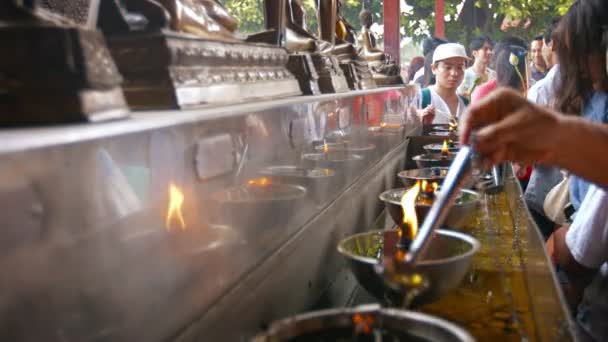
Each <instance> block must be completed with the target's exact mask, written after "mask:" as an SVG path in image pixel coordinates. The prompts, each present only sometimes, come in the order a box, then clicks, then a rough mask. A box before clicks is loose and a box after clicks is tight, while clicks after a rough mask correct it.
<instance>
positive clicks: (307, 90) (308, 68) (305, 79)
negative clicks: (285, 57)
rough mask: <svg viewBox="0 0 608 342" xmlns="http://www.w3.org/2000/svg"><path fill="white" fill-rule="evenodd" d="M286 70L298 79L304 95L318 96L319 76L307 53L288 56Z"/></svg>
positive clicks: (319, 91) (319, 92)
mask: <svg viewBox="0 0 608 342" xmlns="http://www.w3.org/2000/svg"><path fill="white" fill-rule="evenodd" d="M287 69H289V71H290V72H291V73H292V74H293V75H294V76H295V77H296V78H297V79H298V83H299V84H300V89H301V90H302V93H303V94H305V95H319V94H321V90H320V89H319V83H318V82H319V75H318V74H317V70H316V69H315V65H314V64H313V62H312V58H311V57H310V54H308V53H298V54H291V55H289V61H288V63H287Z"/></svg>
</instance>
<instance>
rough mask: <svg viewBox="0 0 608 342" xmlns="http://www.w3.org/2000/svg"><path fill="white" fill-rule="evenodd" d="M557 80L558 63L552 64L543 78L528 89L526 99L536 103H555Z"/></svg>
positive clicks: (550, 105)
mask: <svg viewBox="0 0 608 342" xmlns="http://www.w3.org/2000/svg"><path fill="white" fill-rule="evenodd" d="M558 81H559V65H554V66H553V67H552V68H551V70H549V72H548V73H547V76H545V78H543V79H541V80H540V81H538V82H536V84H534V85H533V86H532V88H530V89H529V90H528V100H530V101H531V102H534V103H536V104H537V105H541V106H547V107H552V106H553V105H554V104H555V92H556V89H557V82H558Z"/></svg>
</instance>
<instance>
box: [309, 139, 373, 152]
mask: <svg viewBox="0 0 608 342" xmlns="http://www.w3.org/2000/svg"><path fill="white" fill-rule="evenodd" d="M325 146H327V149H328V150H329V152H330V153H331V152H333V151H348V152H353V153H361V152H370V151H373V150H375V149H376V145H374V144H362V145H357V144H353V143H350V142H343V143H327V144H322V145H317V146H315V150H317V151H318V152H323V149H324V148H325Z"/></svg>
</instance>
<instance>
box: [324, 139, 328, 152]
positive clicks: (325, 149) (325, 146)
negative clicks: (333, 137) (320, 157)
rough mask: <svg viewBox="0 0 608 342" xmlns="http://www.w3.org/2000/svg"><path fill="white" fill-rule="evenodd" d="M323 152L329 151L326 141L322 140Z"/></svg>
mask: <svg viewBox="0 0 608 342" xmlns="http://www.w3.org/2000/svg"><path fill="white" fill-rule="evenodd" d="M323 153H329V146H327V142H325V141H324V142H323Z"/></svg>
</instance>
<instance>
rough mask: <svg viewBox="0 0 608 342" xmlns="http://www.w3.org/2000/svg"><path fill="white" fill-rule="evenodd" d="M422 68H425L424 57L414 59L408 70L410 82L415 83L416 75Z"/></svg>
mask: <svg viewBox="0 0 608 342" xmlns="http://www.w3.org/2000/svg"><path fill="white" fill-rule="evenodd" d="M420 68H424V57H422V56H416V57H414V58H412V61H411V62H410V67H409V68H408V72H407V79H408V81H414V80H413V78H414V75H415V74H416V72H417V71H418V70H420Z"/></svg>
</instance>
